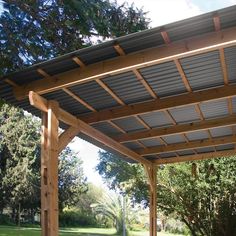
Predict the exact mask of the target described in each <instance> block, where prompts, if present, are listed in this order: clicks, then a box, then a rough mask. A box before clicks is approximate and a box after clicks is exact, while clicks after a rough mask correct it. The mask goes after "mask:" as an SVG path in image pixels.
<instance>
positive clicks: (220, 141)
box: [135, 136, 236, 156]
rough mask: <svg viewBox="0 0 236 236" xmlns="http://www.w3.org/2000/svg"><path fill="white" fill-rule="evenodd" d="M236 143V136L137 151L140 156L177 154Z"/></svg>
mask: <svg viewBox="0 0 236 236" xmlns="http://www.w3.org/2000/svg"><path fill="white" fill-rule="evenodd" d="M232 143H236V137H235V136H226V137H220V138H212V139H210V140H209V139H205V140H200V141H190V142H188V143H178V144H169V145H168V146H166V147H163V146H160V147H150V148H144V149H139V150H135V151H136V152H137V153H138V154H140V155H142V156H146V155H152V154H158V153H164V152H175V151H181V150H189V149H194V148H201V147H214V146H218V145H223V144H232Z"/></svg>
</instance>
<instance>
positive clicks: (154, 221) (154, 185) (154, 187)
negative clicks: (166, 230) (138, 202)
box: [145, 165, 157, 236]
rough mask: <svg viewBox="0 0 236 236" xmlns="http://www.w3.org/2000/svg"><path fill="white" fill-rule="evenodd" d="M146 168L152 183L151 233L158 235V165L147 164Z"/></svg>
mask: <svg viewBox="0 0 236 236" xmlns="http://www.w3.org/2000/svg"><path fill="white" fill-rule="evenodd" d="M145 170H146V172H147V175H148V180H149V184H150V188H149V193H150V194H149V195H150V204H149V235H150V236H156V235H157V167H156V166H154V165H153V166H148V167H147V166H146V167H145Z"/></svg>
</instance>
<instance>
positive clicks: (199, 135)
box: [186, 130, 209, 141]
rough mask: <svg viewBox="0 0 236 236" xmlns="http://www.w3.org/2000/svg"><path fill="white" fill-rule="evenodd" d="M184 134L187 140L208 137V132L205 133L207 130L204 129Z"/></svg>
mask: <svg viewBox="0 0 236 236" xmlns="http://www.w3.org/2000/svg"><path fill="white" fill-rule="evenodd" d="M186 136H187V138H188V140H189V141H195V140H203V139H208V138H209V134H208V133H207V131H204V130H202V131H195V132H190V133H186Z"/></svg>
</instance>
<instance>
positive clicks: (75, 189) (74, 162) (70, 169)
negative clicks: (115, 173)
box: [58, 147, 87, 212]
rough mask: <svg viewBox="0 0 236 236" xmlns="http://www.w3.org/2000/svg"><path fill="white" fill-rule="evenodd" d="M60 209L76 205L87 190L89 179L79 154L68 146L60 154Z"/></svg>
mask: <svg viewBox="0 0 236 236" xmlns="http://www.w3.org/2000/svg"><path fill="white" fill-rule="evenodd" d="M58 173H59V180H58V183H59V210H60V211H61V212H62V210H63V209H64V208H65V207H68V206H70V207H72V206H76V204H77V203H78V202H79V200H80V195H81V194H82V193H85V192H86V191H87V180H86V177H85V176H84V173H83V168H82V161H81V159H80V158H79V154H78V153H76V152H74V151H72V150H71V149H70V148H68V147H67V148H66V149H64V150H63V151H62V153H61V154H60V156H59V172H58Z"/></svg>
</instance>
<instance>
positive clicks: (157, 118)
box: [140, 111, 172, 128]
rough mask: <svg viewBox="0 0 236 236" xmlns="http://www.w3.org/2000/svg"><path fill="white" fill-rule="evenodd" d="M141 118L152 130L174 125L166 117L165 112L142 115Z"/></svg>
mask: <svg viewBox="0 0 236 236" xmlns="http://www.w3.org/2000/svg"><path fill="white" fill-rule="evenodd" d="M140 117H141V118H142V120H143V121H144V122H145V123H146V124H148V125H149V126H150V127H151V128H154V127H163V126H171V125H172V122H171V120H170V119H169V118H168V117H167V116H166V114H165V113H164V112H161V111H157V112H149V113H146V114H143V115H140Z"/></svg>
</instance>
